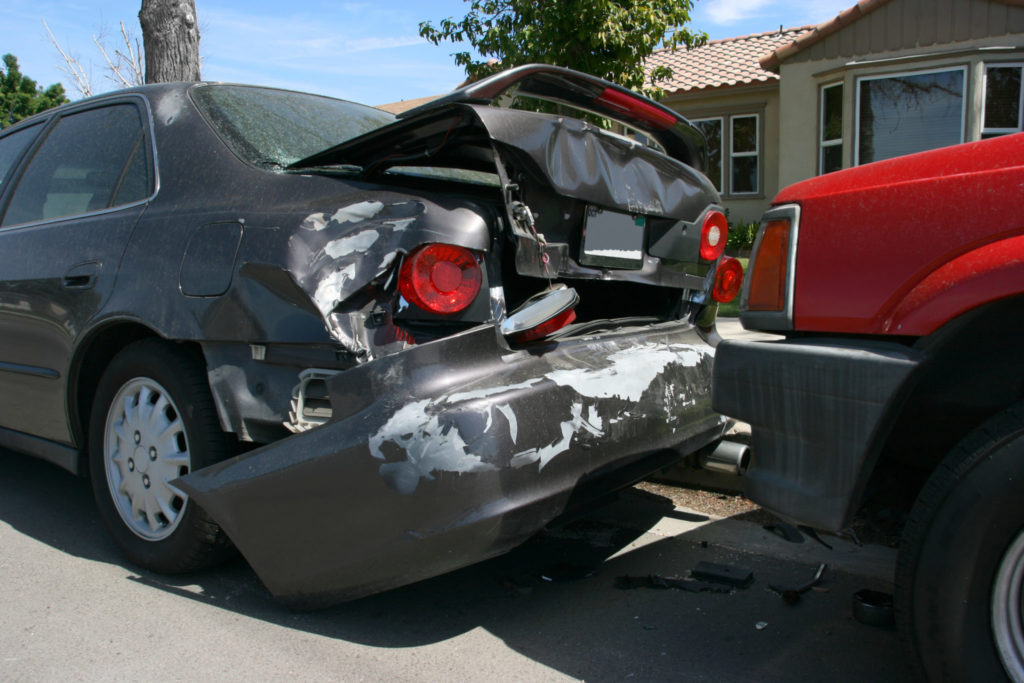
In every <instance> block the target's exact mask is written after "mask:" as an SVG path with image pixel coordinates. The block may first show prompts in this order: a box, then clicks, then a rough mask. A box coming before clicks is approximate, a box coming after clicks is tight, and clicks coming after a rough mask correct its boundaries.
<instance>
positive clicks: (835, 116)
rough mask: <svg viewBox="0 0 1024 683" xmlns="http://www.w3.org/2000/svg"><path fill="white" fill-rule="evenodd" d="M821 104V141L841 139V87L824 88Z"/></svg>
mask: <svg viewBox="0 0 1024 683" xmlns="http://www.w3.org/2000/svg"><path fill="white" fill-rule="evenodd" d="M823 93H824V96H823V97H822V103H821V105H822V106H821V140H822V142H825V141H828V140H842V139H843V86H842V84H840V85H833V86H829V87H828V88H825V89H824V91H823Z"/></svg>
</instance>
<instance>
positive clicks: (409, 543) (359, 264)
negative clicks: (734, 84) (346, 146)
mask: <svg viewBox="0 0 1024 683" xmlns="http://www.w3.org/2000/svg"><path fill="white" fill-rule="evenodd" d="M190 87H208V86H194V85H189V84H169V85H162V86H148V87H144V88H139V89H135V90H130V91H124V92H121V93H118V94H116V95H111V96H108V97H101V98H96V99H93V100H88V101H84V102H81V103H76V104H74V105H71V106H70V107H66V108H63V109H58V110H55V111H53V112H48V113H47V114H45V115H42V116H41V117H39V119H37V120H36V123H39V129H40V132H43V129H45V128H46V127H47V126H50V125H52V122H53V121H54V120H55V119H56V118H57V117H59V116H61V115H64V114H66V113H68V112H74V111H79V110H82V109H84V108H88V107H96V106H103V105H105V104H108V103H111V102H133V103H135V105H136V106H138V107H139V108H140V110H141V111H143V112H144V117H145V119H146V121H147V124H148V125H147V133H146V134H147V144H151V145H152V148H153V158H154V160H155V166H156V169H157V175H156V185H155V189H154V193H153V195H152V196H151V197H149V198H147V199H146V200H145V201H144V202H139V203H136V204H133V205H130V206H125V207H118V208H115V209H108V210H105V211H101V212H96V213H94V214H90V215H85V216H73V217H68V218H62V219H57V220H52V221H47V222H44V223H36V224H23V225H9V226H4V228H3V229H2V230H0V244H2V245H3V248H0V280H2V281H3V285H2V289H0V305H2V308H3V309H4V311H5V312H3V313H0V316H2V317H0V321H2V322H0V324H2V326H3V329H4V335H5V339H9V340H16V341H12V342H11V343H9V344H5V348H6V352H7V357H6V358H0V379H2V381H3V383H4V384H5V385H6V386H4V387H3V392H2V393H3V394H4V395H6V396H8V397H10V396H17V397H18V402H20V404H21V405H23V406H26V409H25V410H21V411H19V410H15V409H14V408H15V406H14V403H15V402H14V401H9V402H8V405H6V406H4V407H3V410H2V411H0V420H2V427H3V429H2V430H0V441H2V442H3V443H5V444H6V445H9V446H11V447H15V448H18V449H21V450H26V451H29V452H32V453H35V454H37V455H40V456H42V457H45V458H48V459H50V460H52V461H54V462H57V463H58V464H61V465H62V466H64V467H66V468H68V469H70V470H72V471H79V472H80V471H82V469H83V467H82V464H83V462H82V455H83V449H84V444H85V443H86V438H85V430H86V427H87V424H88V415H89V411H90V408H91V405H90V401H91V389H92V387H94V386H95V382H96V379H97V377H98V376H99V374H100V373H101V372H102V366H103V364H104V363H105V362H106V361H107V360H109V357H110V356H111V354H112V353H113V352H114V351H115V350H116V347H117V346H118V345H123V344H124V343H126V342H127V341H130V340H131V339H135V338H140V337H144V336H159V337H162V338H164V339H168V340H173V341H176V342H180V343H194V344H197V345H199V347H200V348H201V350H202V353H203V358H204V359H205V362H206V366H207V374H208V377H209V380H210V387H211V391H212V394H213V397H214V401H215V405H216V407H217V410H218V413H219V416H220V420H221V424H222V427H223V429H224V430H225V431H227V432H231V433H234V434H236V435H237V436H238V437H239V439H240V440H242V441H253V442H256V443H262V444H265V445H262V446H260V447H259V448H256V449H255V450H251V451H248V452H245V453H242V454H240V455H238V456H236V457H235V458H232V459H229V460H228V461H225V462H222V463H220V464H218V465H215V466H212V467H208V468H205V469H201V470H198V471H195V472H192V473H191V474H189V475H187V476H185V477H183V478H181V479H179V480H178V482H177V483H178V485H180V487H181V488H182V489H183V490H185V491H186V492H188V493H189V494H190V496H192V497H193V499H194V500H196V501H197V502H198V503H199V504H200V505H201V506H202V507H203V508H204V509H206V510H207V512H208V513H209V514H210V515H211V516H212V517H213V518H214V519H215V520H217V522H218V523H220V524H221V525H222V526H223V528H224V529H225V530H226V531H227V533H228V535H229V536H230V537H231V539H232V540H233V541H234V543H235V544H236V545H237V546H238V548H239V549H240V550H241V552H242V554H243V555H244V556H245V557H246V558H247V559H248V560H249V562H250V563H251V564H252V566H253V568H254V569H255V570H256V572H257V573H258V574H259V575H260V577H261V578H262V579H263V581H264V582H265V583H266V584H267V586H268V587H269V588H270V590H271V591H272V592H273V593H274V594H275V595H276V596H278V597H280V598H282V599H284V600H288V601H291V602H294V603H296V604H303V605H312V604H323V603H324V602H327V601H333V600H338V599H347V598H352V597H356V596H358V595H363V594H367V593H370V592H374V591H377V590H382V589H384V588H387V587H391V586H395V585H400V584H402V583H407V582H409V581H413V580H416V579H418V578H422V577H425V576H430V575H433V574H437V573H439V572H441V571H445V570H448V569H451V568H454V567H457V566H461V565H464V564H467V563H470V562H473V561H477V560H479V559H482V558H484V557H487V556H490V555H493V554H495V553H498V552H502V551H504V550H506V549H508V548H510V547H512V546H514V545H515V544H517V543H519V542H521V541H522V540H524V539H525V538H526V537H528V536H529V535H530V534H532V533H534V532H535V531H536V530H538V529H539V528H541V527H542V526H543V525H544V524H546V523H548V522H549V521H550V520H552V519H554V518H555V517H557V516H558V515H559V514H561V513H562V512H564V511H565V510H566V508H567V506H568V505H569V503H570V501H571V500H575V499H576V498H578V497H581V496H582V494H583V493H584V492H586V491H588V490H592V493H593V494H597V493H600V492H603V491H606V490H611V489H613V488H616V487H620V486H622V485H625V484H628V483H630V482H632V481H635V480H637V479H639V478H641V477H643V476H645V475H646V474H648V473H649V472H650V471H652V470H653V469H656V468H657V467H659V466H662V465H664V464H667V463H668V462H670V461H672V460H674V459H677V458H679V457H681V456H682V455H685V454H687V453H690V452H693V451H694V450H697V449H699V448H701V447H704V446H706V445H708V444H710V443H712V442H713V441H715V440H717V439H718V438H720V436H721V434H722V431H723V429H724V418H722V417H720V416H719V415H717V414H715V413H713V412H712V411H711V409H710V395H709V391H710V373H711V359H712V356H713V348H712V346H711V345H710V344H709V343H708V341H707V340H708V339H716V338H717V337H716V335H714V334H713V328H712V327H704V328H702V327H700V326H698V325H697V324H696V321H697V318H698V316H699V315H700V313H701V312H702V311H703V308H704V307H703V304H704V297H705V295H706V292H707V289H708V283H709V281H710V275H712V274H713V267H712V266H713V264H699V263H697V259H696V245H697V241H698V240H699V232H700V221H701V219H702V217H703V215H704V214H705V213H706V212H707V211H708V210H709V207H714V206H716V204H717V201H718V198H717V194H716V193H715V191H714V189H713V187H711V185H710V183H709V182H708V181H707V180H706V178H704V177H703V176H702V175H701V174H700V173H699V172H698V171H697V170H695V169H694V168H693V167H692V166H691V165H690V164H687V163H682V162H681V161H679V160H677V159H673V158H671V157H669V156H667V155H665V154H662V153H659V152H657V151H654V150H652V149H650V148H648V147H645V146H643V145H640V144H638V143H637V142H635V141H632V140H629V139H627V138H625V137H622V136H614V135H609V134H607V133H606V132H604V131H602V130H599V129H598V128H596V127H594V126H592V125H590V124H587V123H585V122H582V121H578V120H576V119H569V118H564V117H558V116H547V115H542V114H534V113H529V112H521V111H510V110H503V109H496V108H491V107H487V106H483V105H481V104H475V103H467V102H464V101H455V102H451V103H446V104H444V105H443V106H441V107H438V108H435V109H432V110H429V111H426V112H422V113H421V114H419V115H417V116H413V117H410V118H409V119H406V120H405V121H400V122H396V123H395V124H393V126H389V127H387V128H384V129H380V130H378V131H374V132H371V133H370V134H368V135H366V136H363V138H360V139H358V140H356V141H355V143H354V144H352V145H351V148H350V150H349V151H348V152H347V153H348V154H349V155H350V157H351V158H352V159H353V160H356V161H360V162H366V161H367V159H369V158H372V156H373V153H372V151H367V150H373V149H374V148H375V147H379V146H380V145H381V144H382V143H381V140H382V139H383V140H386V139H387V136H388V135H390V134H392V133H391V131H390V129H391V128H392V127H394V129H395V130H396V131H399V132H400V131H401V130H405V131H407V132H408V131H412V132H411V133H410V135H411V136H412V137H413V138H416V136H417V135H421V133H420V132H419V131H420V130H421V129H422V128H425V127H429V125H428V124H430V122H431V121H436V120H438V118H440V119H445V117H449V118H450V117H453V116H454V117H458V120H459V121H460V122H463V123H460V128H459V131H460V133H459V134H461V133H464V137H465V139H466V140H469V139H470V138H473V142H472V144H473V145H475V146H476V148H477V149H478V150H479V149H480V147H481V143H480V140H481V136H485V138H484V139H485V140H486V142H485V143H484V145H483V147H484V148H486V147H490V149H491V150H492V151H493V153H494V154H495V158H496V159H497V160H498V161H497V162H496V167H497V169H498V175H499V177H501V178H502V180H503V185H502V188H501V189H500V191H499V189H496V188H490V189H481V188H475V187H472V186H459V187H455V188H454V189H452V186H451V184H449V185H445V186H443V187H442V189H440V190H438V189H435V188H433V187H427V186H426V185H424V183H416V182H413V181H409V182H404V181H402V180H401V179H396V178H394V177H392V178H388V179H386V181H382V180H381V179H379V178H378V179H374V178H368V177H361V178H360V177H356V178H352V177H339V176H338V175H337V174H324V173H318V172H316V171H315V170H313V169H310V170H309V171H308V172H306V171H303V170H301V169H294V170H292V171H290V172H285V171H282V170H280V169H278V170H268V169H265V168H258V167H256V166H253V165H251V164H247V163H244V162H243V161H242V160H240V159H239V158H238V157H237V156H236V155H235V154H234V153H233V152H232V151H231V149H229V147H228V146H226V145H225V144H224V143H223V142H222V140H221V139H220V138H219V137H218V136H217V135H216V134H215V133H214V131H213V130H212V129H211V127H210V125H208V123H207V121H206V120H204V117H203V116H202V115H201V113H200V112H199V111H198V110H197V109H196V107H195V106H194V104H193V103H192V101H191V99H190V94H189V88H190ZM418 121H419V122H420V123H421V124H422V125H421V126H420V127H419V128H418V127H417V126H418V123H417V122H418ZM26 125H32V122H30V123H29V124H26ZM679 125H680V126H681V127H685V126H686V124H685V121H682V120H680V123H679ZM19 128H20V127H19ZM459 134H456V135H455V136H453V138H452V141H451V145H452V146H453V147H454V149H453V154H457V153H458V147H457V146H458V144H461V143H460V138H459ZM423 135H424V136H426V134H423ZM686 135H687V136H690V135H692V132H691V131H687V132H686ZM43 137H44V136H43V135H39V136H38V138H39V139H37V140H36V141H35V142H34V143H33V145H31V146H30V147H29V148H28V149H27V150H26V151H25V153H24V155H23V158H22V159H21V160H20V161H19V163H18V165H17V166H16V167H15V168H16V170H15V172H14V176H15V177H16V175H17V173H19V172H20V170H21V169H22V167H23V166H24V165H25V164H26V163H28V160H29V159H30V158H31V155H32V152H33V150H34V149H35V147H36V146H37V145H38V144H39V140H41V139H42V138H43ZM466 144H467V145H468V144H470V143H469V142H467V143H466ZM360 150H361V151H360ZM360 155H362V156H360ZM689 161H690V162H691V163H692V164H694V165H698V166H699V162H698V161H697V160H696V159H689ZM512 168H516V169H519V176H518V177H517V178H515V180H516V182H515V183H513V182H512V180H511V179H509V178H508V177H505V175H504V174H505V173H507V172H508V171H509V169H512ZM13 186H14V184H13V183H11V182H8V183H6V185H5V186H4V187H2V188H0V189H2V192H3V194H0V202H4V203H6V202H7V201H8V200H9V195H10V193H11V191H12V187H13ZM513 188H514V189H513ZM516 192H518V193H519V196H515V197H513V196H512V195H513V194H514V193H516ZM531 197H533V198H536V201H537V202H538V203H539V204H545V203H546V206H548V207H549V208H550V207H563V208H564V207H570V208H571V210H569V209H566V211H565V212H562V213H559V212H556V211H552V210H545V211H543V212H541V211H538V212H537V214H538V217H537V225H536V226H530V227H536V228H542V229H543V232H542V234H541V235H540V237H539V238H538V234H537V232H536V230H532V231H531V230H529V229H527V228H526V226H524V225H523V224H522V223H521V221H518V222H517V217H516V216H515V215H514V214H513V212H512V210H511V205H512V204H513V202H514V201H518V202H520V203H525V202H523V200H524V199H525V200H526V201H527V202H528V201H530V198H531ZM591 203H592V204H598V205H600V206H602V207H603V208H605V209H612V210H618V211H621V212H623V213H629V214H637V213H642V214H644V215H646V216H647V217H648V220H649V221H650V224H651V226H652V227H651V228H650V236H649V238H648V244H647V248H646V254H645V256H644V262H643V264H642V266H641V267H639V268H637V269H633V270H629V271H619V272H616V271H610V270H608V269H606V268H596V267H585V266H581V265H580V264H579V263H578V262H577V261H576V260H575V259H574V258H573V255H574V254H575V253H576V252H577V250H578V249H579V239H580V237H579V234H578V233H579V229H580V225H579V220H580V218H579V207H580V206H583V205H585V204H591ZM0 206H2V204H0ZM542 214H543V215H542ZM560 216H561V218H559V217H560ZM695 233H696V234H695ZM428 242H442V243H447V244H454V245H459V246H463V247H466V248H469V249H472V250H474V251H476V252H478V253H480V254H482V260H483V263H484V271H485V272H484V276H485V286H484V288H483V292H482V294H481V297H480V300H479V301H478V302H477V303H476V304H474V306H472V307H471V308H470V309H469V311H467V312H466V313H464V314H463V315H462V316H461V318H462V319H461V325H460V327H459V328H458V330H455V331H454V332H453V333H447V332H446V333H445V334H441V335H439V338H437V339H435V340H433V341H429V342H427V343H418V344H414V343H410V341H409V340H408V338H407V337H406V336H405V335H403V334H402V333H400V332H398V331H397V329H398V328H399V327H401V325H402V316H403V314H404V312H403V307H402V305H399V307H398V308H389V305H388V302H391V301H392V300H393V298H394V295H393V293H392V292H393V277H394V271H395V268H396V266H397V264H398V263H400V261H401V259H402V258H403V257H404V255H405V254H407V253H408V252H409V251H411V250H412V249H414V248H415V247H417V246H419V245H421V244H424V243H428ZM503 252H504V253H505V254H506V255H509V254H513V253H514V258H510V259H509V261H514V263H515V264H516V269H517V270H518V271H519V272H518V273H517V274H516V276H515V277H518V278H535V279H536V280H537V289H543V288H544V286H545V285H546V283H545V282H544V279H545V278H546V279H564V278H569V279H575V280H589V281H595V282H601V281H616V280H618V279H621V280H623V281H627V282H632V283H640V284H646V285H652V286H654V287H658V288H661V289H669V288H670V289H672V290H675V291H678V295H679V308H680V312H679V314H678V315H677V316H675V318H673V319H661V320H653V319H643V320H637V321H632V322H624V323H621V324H616V325H608V324H605V325H597V326H594V327H593V330H592V331H588V329H587V328H586V326H584V327H581V328H580V330H579V331H578V332H576V333H573V334H567V335H565V337H564V338H554V339H550V340H548V341H543V342H539V343H536V344H533V345H529V346H528V347H523V348H518V347H515V346H514V345H511V344H510V343H509V341H508V340H507V339H505V338H504V337H503V336H502V334H501V332H500V323H501V321H502V320H503V319H505V317H506V316H507V315H508V313H509V311H508V310H506V301H505V298H504V292H503V290H502V284H503V279H502V278H503V273H502V265H501V260H500V258H499V257H500V255H501V254H502V253H503ZM40 273H45V277H40ZM506 273H507V271H506ZM80 275H84V277H79V276H80ZM389 288H390V289H389ZM457 317H458V316H457ZM420 322H421V323H422V324H425V325H430V324H431V322H432V320H431V319H430V317H429V316H426V317H425V319H424V320H423V321H420ZM705 324H706V323H705ZM308 370H316V371H317V372H319V373H320V377H322V378H324V386H325V387H326V392H327V401H328V402H329V404H330V407H331V410H330V418H329V420H328V421H327V422H326V424H323V425H321V426H316V427H315V428H312V429H308V431H305V429H306V427H302V428H296V425H295V424H294V422H295V421H294V419H293V418H294V415H291V417H290V413H294V410H295V407H296V406H295V398H296V389H297V386H298V385H299V383H300V379H299V375H300V374H301V373H302V372H303V371H308ZM40 416H44V417H45V420H42V419H38V418H39V417H40ZM55 416H62V417H63V419H53V418H54V417H55ZM289 422H291V425H290V428H292V429H293V431H303V433H300V434H295V435H287V434H288V432H287V431H286V430H285V429H284V427H286V426H289Z"/></svg>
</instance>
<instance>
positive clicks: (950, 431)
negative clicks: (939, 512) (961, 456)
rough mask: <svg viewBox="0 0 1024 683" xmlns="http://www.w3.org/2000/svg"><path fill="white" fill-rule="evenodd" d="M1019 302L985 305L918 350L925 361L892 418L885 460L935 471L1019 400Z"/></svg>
mask: <svg viewBox="0 0 1024 683" xmlns="http://www.w3.org/2000/svg"><path fill="white" fill-rule="evenodd" d="M1022 338H1024V296H1021V297H1014V298H1010V299H1003V300H1001V301H998V302H995V303H992V304H988V305H985V306H982V307H981V308H978V309H975V310H973V311H971V312H969V313H966V314H964V315H963V316H960V317H959V318H957V319H956V320H954V321H953V322H951V323H947V324H946V325H945V326H943V327H942V328H941V329H940V330H938V331H937V332H935V333H934V334H932V335H929V336H928V337H927V338H923V339H921V340H919V342H918V343H917V346H918V347H919V348H920V349H921V350H922V351H923V352H924V354H925V357H926V360H925V362H923V363H922V364H921V366H920V368H919V369H918V370H917V373H916V375H915V377H914V386H913V389H912V390H911V391H910V393H909V395H908V396H907V399H906V401H904V402H903V403H902V406H901V408H900V409H899V412H898V413H897V414H895V415H894V419H893V422H892V429H891V430H890V432H889V436H888V438H887V440H886V442H885V445H884V447H883V449H882V452H881V455H882V459H883V460H897V461H901V462H905V463H908V464H912V465H915V466H918V467H923V468H925V469H927V470H931V469H934V467H935V466H936V465H937V464H938V462H939V461H940V460H941V459H942V458H943V457H944V456H945V455H946V453H948V452H949V451H950V450H952V448H953V447H954V446H956V444H957V443H959V442H960V441H961V440H962V439H963V438H964V437H965V436H967V434H968V433H970V432H971V431H972V430H973V429H974V428H975V427H977V426H978V425H980V424H981V423H982V422H984V421H985V420H987V419H988V418H990V417H991V416H993V415H995V414H996V413H998V412H1000V411H1002V410H1004V409H1005V408H1007V407H1009V406H1010V405H1011V404H1013V403H1015V402H1017V401H1020V400H1021V399H1024V363H1022V362H1021V361H1022V359H1024V354H1022V353H1021V350H1020V340H1021V339H1022Z"/></svg>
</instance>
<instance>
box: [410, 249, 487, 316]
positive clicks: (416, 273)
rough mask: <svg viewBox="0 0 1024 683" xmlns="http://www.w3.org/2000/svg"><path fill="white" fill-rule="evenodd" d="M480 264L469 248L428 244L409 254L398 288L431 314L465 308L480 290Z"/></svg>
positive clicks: (412, 301) (456, 311) (457, 310)
mask: <svg viewBox="0 0 1024 683" xmlns="http://www.w3.org/2000/svg"><path fill="white" fill-rule="evenodd" d="M480 281H481V276H480V264H479V263H477V260H476V257H475V256H474V255H473V252H471V251H470V250H469V249H466V248H464V247H457V246H455V245H452V244H427V245H424V246H422V247H419V248H418V249H416V250H415V251H413V252H412V253H410V254H409V255H408V256H407V257H406V258H405V261H404V262H403V263H402V269H401V271H399V273H398V291H399V292H401V294H402V296H404V297H405V298H406V300H407V301H409V302H410V303H413V304H416V305H417V306H419V307H420V308H422V309H423V310H424V311H428V312H430V313H440V314H450V313H458V312H459V311H462V310H465V309H466V308H467V307H468V306H469V305H470V304H471V303H473V301H474V300H475V299H476V295H477V294H479V293H480Z"/></svg>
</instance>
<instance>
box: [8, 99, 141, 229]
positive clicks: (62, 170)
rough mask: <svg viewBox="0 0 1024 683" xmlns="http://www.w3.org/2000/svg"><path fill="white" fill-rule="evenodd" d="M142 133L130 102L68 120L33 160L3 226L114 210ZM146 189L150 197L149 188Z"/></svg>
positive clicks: (73, 116) (15, 194)
mask: <svg viewBox="0 0 1024 683" xmlns="http://www.w3.org/2000/svg"><path fill="white" fill-rule="evenodd" d="M141 135H142V121H141V119H140V117H139V110H138V108H137V107H135V106H134V105H131V104H120V105H114V106H110V107H102V108H99V109H90V110H88V111H84V112H81V113H78V114H71V115H69V116H65V117H64V118H62V119H61V120H60V121H59V122H58V123H57V126H56V127H55V128H54V129H53V131H52V132H51V133H50V134H49V135H48V136H47V138H46V140H45V141H44V142H43V145H42V146H41V147H40V148H39V151H38V152H36V154H35V156H34V157H32V161H31V162H30V163H29V166H28V168H27V169H26V170H25V173H24V174H23V175H22V177H21V180H20V181H19V183H18V186H17V187H16V188H15V190H14V196H13V197H12V198H11V203H10V206H9V207H8V209H7V214H6V215H5V216H4V221H3V224H4V225H12V224H15V223H26V222H29V221H38V220H47V219H51V218H60V217H62V216H71V215H74V214H79V213H85V212H88V211H98V210H100V209H104V208H106V207H108V206H110V204H111V200H112V198H113V196H114V192H115V191H116V190H117V188H118V187H119V184H120V183H121V180H122V171H123V170H124V168H125V164H126V162H128V160H129V157H130V156H132V154H133V153H134V152H135V151H136V150H137V149H138V148H139V147H140V144H139V141H140V137H141ZM146 190H147V192H146V193H145V194H148V187H146ZM136 194H137V191H136ZM143 196H145V195H143Z"/></svg>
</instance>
